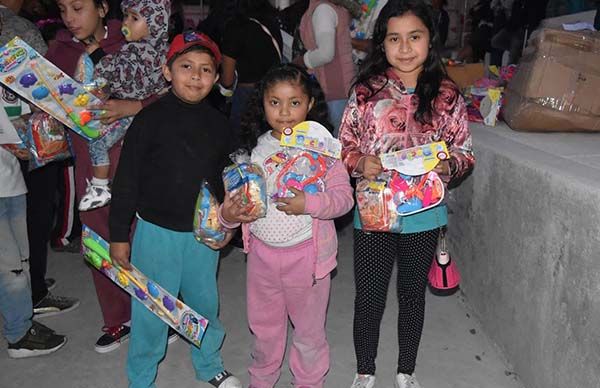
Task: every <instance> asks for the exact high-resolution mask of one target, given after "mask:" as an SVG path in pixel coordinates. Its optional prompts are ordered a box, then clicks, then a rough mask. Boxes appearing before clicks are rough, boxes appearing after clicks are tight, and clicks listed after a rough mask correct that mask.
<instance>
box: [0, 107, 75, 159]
mask: <svg viewBox="0 0 600 388" xmlns="http://www.w3.org/2000/svg"><path fill="white" fill-rule="evenodd" d="M25 123H26V126H24V125H15V126H14V128H15V130H16V131H17V134H18V135H19V138H21V141H22V143H19V144H5V145H4V147H5V148H7V149H9V150H11V149H26V150H28V151H29V153H30V154H31V158H30V159H29V170H34V169H36V168H39V167H42V166H45V165H46V164H48V163H50V162H53V161H57V160H64V159H67V158H69V157H71V149H70V147H69V139H68V136H67V134H66V133H65V129H64V127H63V125H62V124H61V123H60V122H58V121H56V120H53V119H52V117H51V116H50V115H48V114H47V113H45V112H35V113H33V114H32V115H31V117H30V118H29V120H27V121H25Z"/></svg>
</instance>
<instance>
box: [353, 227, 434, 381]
mask: <svg viewBox="0 0 600 388" xmlns="http://www.w3.org/2000/svg"><path fill="white" fill-rule="evenodd" d="M438 235H439V229H434V230H429V231H426V232H420V233H408V234H394V233H381V232H374V233H367V232H363V231H361V230H354V282H355V285H356V297H355V299H354V333H353V334H354V351H355V352H356V360H357V367H358V373H360V374H370V375H373V374H375V358H376V357H377V346H378V344H379V326H380V324H381V318H382V316H383V310H384V308H385V302H386V298H387V291H388V286H389V283H390V277H391V275H392V269H393V267H394V262H397V263H398V278H397V281H396V292H397V297H398V348H399V349H398V369H397V373H407V374H411V373H413V371H414V370H415V363H416V359H417V351H418V350H419V342H420V341H421V333H422V331H423V318H424V315H425V288H426V287H427V274H428V272H429V268H430V266H431V262H432V260H433V255H434V254H435V249H436V246H437V241H438Z"/></svg>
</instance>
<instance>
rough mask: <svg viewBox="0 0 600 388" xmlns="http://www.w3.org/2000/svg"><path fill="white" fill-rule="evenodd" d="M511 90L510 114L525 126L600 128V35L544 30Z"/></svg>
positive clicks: (508, 98)
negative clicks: (599, 95) (599, 96)
mask: <svg viewBox="0 0 600 388" xmlns="http://www.w3.org/2000/svg"><path fill="white" fill-rule="evenodd" d="M523 54H524V55H523V57H522V59H521V62H520V63H519V69H518V70H517V73H516V74H515V76H514V78H513V79H512V80H511V81H510V82H509V84H508V87H507V92H506V100H505V107H504V119H505V121H506V122H507V123H508V125H509V126H510V127H511V128H512V129H515V130H523V131H600V99H599V98H597V96H598V92H599V91H600V65H599V64H600V35H599V34H598V33H589V32H568V31H562V30H554V29H544V30H541V31H540V32H539V33H538V34H537V35H536V36H534V37H533V38H532V43H531V44H530V46H529V47H528V48H527V49H526V50H525V52H524V53H523Z"/></svg>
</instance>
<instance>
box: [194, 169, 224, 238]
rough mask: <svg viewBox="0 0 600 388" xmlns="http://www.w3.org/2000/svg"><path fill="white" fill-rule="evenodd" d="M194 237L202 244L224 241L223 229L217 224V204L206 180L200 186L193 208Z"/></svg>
mask: <svg viewBox="0 0 600 388" xmlns="http://www.w3.org/2000/svg"><path fill="white" fill-rule="evenodd" d="M194 236H195V237H196V240H198V241H200V242H203V243H206V242H208V243H215V242H220V241H223V240H224V239H225V228H224V227H223V226H222V225H221V223H220V222H219V202H218V201H217V199H216V198H215V196H214V195H213V193H212V190H211V188H210V185H209V184H208V182H207V181H206V180H204V181H202V184H201V185H200V192H199V193H198V199H197V200H196V207H195V208H194Z"/></svg>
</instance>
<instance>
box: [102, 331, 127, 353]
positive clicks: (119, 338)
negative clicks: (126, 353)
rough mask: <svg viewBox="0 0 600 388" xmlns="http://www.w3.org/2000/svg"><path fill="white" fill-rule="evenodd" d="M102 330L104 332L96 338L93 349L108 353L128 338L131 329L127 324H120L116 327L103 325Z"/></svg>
mask: <svg viewBox="0 0 600 388" xmlns="http://www.w3.org/2000/svg"><path fill="white" fill-rule="evenodd" d="M102 331H103V332H104V333H105V334H104V335H103V336H102V337H100V338H98V341H96V345H94V350H95V351H96V352H98V353H108V352H112V351H113V350H115V349H116V348H118V347H119V346H121V343H122V342H123V341H126V340H127V339H128V338H129V332H130V331H131V329H130V328H129V326H126V325H121V326H116V327H104V328H102Z"/></svg>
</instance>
